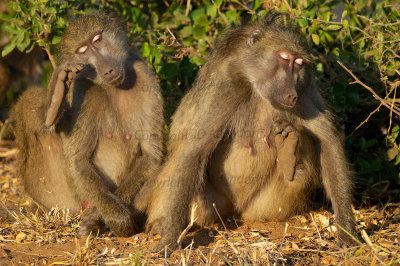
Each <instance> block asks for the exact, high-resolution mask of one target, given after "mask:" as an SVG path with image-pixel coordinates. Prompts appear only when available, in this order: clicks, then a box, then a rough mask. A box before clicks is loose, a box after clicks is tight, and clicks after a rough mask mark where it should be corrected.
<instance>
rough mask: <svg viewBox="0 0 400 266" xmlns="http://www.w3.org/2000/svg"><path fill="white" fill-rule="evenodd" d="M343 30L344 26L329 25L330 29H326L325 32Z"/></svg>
mask: <svg viewBox="0 0 400 266" xmlns="http://www.w3.org/2000/svg"><path fill="white" fill-rule="evenodd" d="M341 28H342V25H329V26H328V27H326V28H325V30H329V31H335V30H340V29H341Z"/></svg>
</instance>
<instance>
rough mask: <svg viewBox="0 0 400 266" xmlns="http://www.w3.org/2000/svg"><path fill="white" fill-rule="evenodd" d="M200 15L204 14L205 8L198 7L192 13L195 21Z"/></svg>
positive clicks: (191, 15)
mask: <svg viewBox="0 0 400 266" xmlns="http://www.w3.org/2000/svg"><path fill="white" fill-rule="evenodd" d="M200 15H204V9H203V8H200V9H196V10H194V11H193V12H191V13H190V17H191V18H192V19H193V21H196V18H197V17H198V16H200Z"/></svg>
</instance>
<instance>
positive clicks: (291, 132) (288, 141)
mask: <svg viewBox="0 0 400 266" xmlns="http://www.w3.org/2000/svg"><path fill="white" fill-rule="evenodd" d="M271 134H273V135H274V141H275V146H276V149H277V153H278V155H277V159H276V162H277V167H278V169H279V171H280V172H281V173H282V175H283V177H284V178H285V179H286V180H288V181H293V180H294V174H295V170H296V149H297V144H298V142H299V137H298V134H297V130H296V129H295V128H294V127H293V126H292V125H291V124H290V123H288V122H287V121H285V120H277V121H275V122H274V123H273V125H272V129H271Z"/></svg>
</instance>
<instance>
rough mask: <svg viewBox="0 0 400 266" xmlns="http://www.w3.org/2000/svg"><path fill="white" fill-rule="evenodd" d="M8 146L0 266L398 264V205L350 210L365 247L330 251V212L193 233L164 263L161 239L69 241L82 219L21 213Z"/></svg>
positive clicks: (3, 161)
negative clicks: (10, 216)
mask: <svg viewBox="0 0 400 266" xmlns="http://www.w3.org/2000/svg"><path fill="white" fill-rule="evenodd" d="M17 152H18V151H17V150H16V149H15V148H14V146H13V144H12V143H6V144H3V145H0V201H1V202H0V204H1V205H2V206H6V207H7V208H8V209H9V210H10V212H11V213H12V214H13V215H14V217H15V219H16V220H15V221H5V220H4V219H2V220H1V219H0V230H1V234H0V265H49V264H50V265H56V264H57V265H60V264H62V265H64V264H67V265H69V264H73V265H88V264H100V265H108V264H110V265H114V264H118V265H146V264H163V265H166V264H178V265H179V264H181V265H191V264H196V265H197V264H208V265H253V264H254V265H269V264H271V265H274V264H276V265H310V264H313V265H314V264H318V265H341V264H345V265H378V264H381V265H386V264H388V265H398V264H400V247H399V241H400V238H399V236H400V223H399V222H400V204H399V203H389V204H386V205H385V206H382V207H379V208H378V207H371V208H369V209H359V210H355V214H356V218H357V221H358V224H359V229H360V232H361V233H362V236H363V239H364V241H365V243H361V244H360V245H359V246H356V247H351V248H348V247H339V246H337V244H336V238H335V236H336V234H335V232H336V230H337V228H336V227H335V226H334V217H333V215H332V213H330V212H329V211H327V209H328V207H322V208H320V209H319V210H315V211H311V212H309V213H305V214H303V215H300V216H295V217H293V218H291V219H289V220H288V221H286V222H268V223H243V222H241V221H240V220H236V219H235V218H233V217H232V218H231V219H227V220H226V221H225V223H226V228H225V227H224V226H223V225H222V224H220V223H218V224H215V225H213V226H210V227H206V228H195V229H193V230H192V231H191V232H190V233H189V234H188V235H187V236H186V237H185V239H184V241H183V243H182V245H181V249H180V250H177V251H175V252H173V253H172V255H171V256H170V257H166V256H165V254H164V252H161V253H152V252H151V249H152V248H153V247H154V246H155V244H156V243H157V241H158V239H159V238H160V236H159V235H156V236H154V235H147V234H145V233H139V234H137V235H134V236H132V237H129V238H120V237H114V236H113V235H112V234H111V233H107V234H104V235H101V236H99V237H95V238H91V239H90V238H84V237H82V238H80V239H77V238H76V236H75V232H76V228H77V227H78V226H79V222H80V218H79V216H78V217H72V216H70V215H69V214H68V212H67V211H66V210H59V209H54V210H52V211H50V212H49V213H48V214H46V215H38V214H36V213H29V212H28V213H24V212H21V211H19V210H20V209H23V206H24V204H25V201H24V197H23V193H22V186H21V180H19V179H18V178H16V171H17V169H16V165H15V155H16V154H17Z"/></svg>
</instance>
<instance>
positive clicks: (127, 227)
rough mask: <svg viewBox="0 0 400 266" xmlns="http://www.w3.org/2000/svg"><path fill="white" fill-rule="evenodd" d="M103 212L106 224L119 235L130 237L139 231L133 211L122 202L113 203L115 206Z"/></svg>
mask: <svg viewBox="0 0 400 266" xmlns="http://www.w3.org/2000/svg"><path fill="white" fill-rule="evenodd" d="M108 207H109V208H108V209H107V208H106V209H107V210H106V212H105V213H103V214H102V216H103V219H104V222H105V224H106V225H107V226H108V227H110V229H111V231H112V232H113V233H114V234H115V235H117V236H123V237H128V236H131V235H133V234H134V233H135V232H137V226H136V224H135V223H134V220H133V215H132V213H131V211H130V210H129V209H128V208H127V207H126V206H125V205H124V204H123V203H122V202H116V203H113V206H108Z"/></svg>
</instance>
